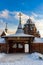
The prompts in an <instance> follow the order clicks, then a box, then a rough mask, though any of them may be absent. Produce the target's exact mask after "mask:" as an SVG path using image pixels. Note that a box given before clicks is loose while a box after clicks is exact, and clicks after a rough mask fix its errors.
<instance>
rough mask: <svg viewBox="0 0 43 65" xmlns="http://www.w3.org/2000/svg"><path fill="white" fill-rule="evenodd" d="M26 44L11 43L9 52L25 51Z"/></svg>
mask: <svg viewBox="0 0 43 65" xmlns="http://www.w3.org/2000/svg"><path fill="white" fill-rule="evenodd" d="M23 52H24V45H23V44H21V43H15V44H14V43H12V44H10V45H9V53H23Z"/></svg>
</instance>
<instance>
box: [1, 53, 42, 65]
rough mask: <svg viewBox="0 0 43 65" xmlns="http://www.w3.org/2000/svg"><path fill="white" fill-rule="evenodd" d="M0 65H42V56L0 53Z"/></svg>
mask: <svg viewBox="0 0 43 65" xmlns="http://www.w3.org/2000/svg"><path fill="white" fill-rule="evenodd" d="M0 65H43V55H42V54H40V53H36V52H35V53H32V54H19V53H16V54H4V53H0Z"/></svg>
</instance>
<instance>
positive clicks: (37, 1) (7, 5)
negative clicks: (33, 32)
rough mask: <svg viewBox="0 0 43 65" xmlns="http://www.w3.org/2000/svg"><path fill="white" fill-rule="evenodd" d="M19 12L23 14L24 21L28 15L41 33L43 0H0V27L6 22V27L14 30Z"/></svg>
mask: <svg viewBox="0 0 43 65" xmlns="http://www.w3.org/2000/svg"><path fill="white" fill-rule="evenodd" d="M19 12H21V13H22V14H23V17H24V19H23V20H22V21H24V22H25V19H26V20H27V19H28V17H29V16H30V17H31V18H32V19H33V20H34V21H35V24H36V27H37V28H38V30H39V31H40V34H42V35H43V25H42V24H43V0H0V29H3V28H5V23H6V22H7V23H8V28H9V29H10V30H15V29H16V28H17V26H18V22H17V21H18V18H17V17H18V13H19ZM22 23H23V22H22ZM38 24H39V25H38ZM40 24H41V25H40Z"/></svg>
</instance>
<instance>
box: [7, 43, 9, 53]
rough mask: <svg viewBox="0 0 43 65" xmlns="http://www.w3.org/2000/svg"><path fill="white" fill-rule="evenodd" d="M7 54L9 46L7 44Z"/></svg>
mask: <svg viewBox="0 0 43 65" xmlns="http://www.w3.org/2000/svg"><path fill="white" fill-rule="evenodd" d="M7 53H9V44H7Z"/></svg>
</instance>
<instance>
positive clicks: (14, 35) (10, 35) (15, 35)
mask: <svg viewBox="0 0 43 65" xmlns="http://www.w3.org/2000/svg"><path fill="white" fill-rule="evenodd" d="M2 37H34V36H33V35H27V34H22V33H20V34H18V33H17V34H9V35H6V36H2Z"/></svg>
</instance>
